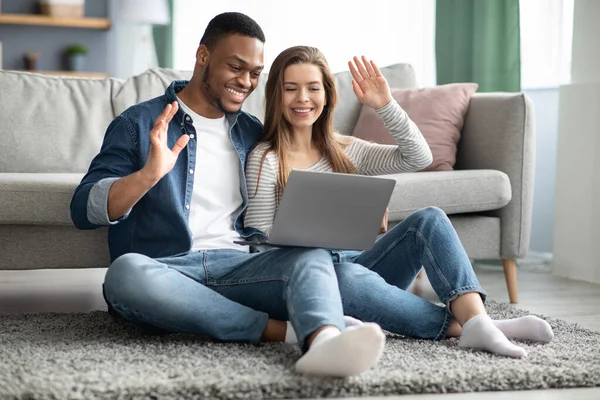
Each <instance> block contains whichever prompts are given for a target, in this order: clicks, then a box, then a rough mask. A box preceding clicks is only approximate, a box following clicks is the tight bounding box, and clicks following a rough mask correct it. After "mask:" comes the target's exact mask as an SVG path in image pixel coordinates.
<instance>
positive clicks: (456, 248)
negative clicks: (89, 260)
mask: <svg viewBox="0 0 600 400" xmlns="http://www.w3.org/2000/svg"><path fill="white" fill-rule="evenodd" d="M331 254H332V252H328V251H325V250H321V249H299V248H292V249H289V248H286V249H271V250H267V251H264V252H259V253H253V254H248V253H243V252H240V251H236V250H207V251H200V252H194V253H189V254H187V255H185V256H180V257H169V258H162V259H151V258H149V257H146V256H143V255H140V254H125V255H123V256H121V257H119V258H118V259H116V260H115V261H114V262H113V263H112V265H111V266H110V268H109V270H108V272H107V274H106V278H105V282H104V296H105V299H106V301H107V303H108V305H109V307H110V309H113V310H114V311H115V312H116V313H117V314H118V315H120V316H122V317H124V318H125V319H127V320H129V321H130V322H133V323H134V324H137V325H138V326H140V327H143V328H148V329H150V330H155V329H157V330H161V331H168V332H187V333H197V334H202V335H207V336H211V337H213V338H216V339H220V340H231V341H251V342H257V341H259V340H260V338H261V335H262V333H263V331H264V329H265V327H266V324H267V320H268V318H269V316H270V317H272V318H275V319H279V320H287V319H289V320H290V321H291V322H292V325H293V326H294V329H295V331H296V333H297V335H298V337H299V338H300V340H301V342H302V341H303V340H304V339H305V338H306V337H307V336H308V335H309V334H310V333H312V332H313V331H314V330H316V329H317V328H319V327H321V326H323V325H333V326H337V327H338V328H340V329H341V328H343V326H344V322H343V314H346V315H352V316H354V317H356V318H359V319H361V320H363V321H372V322H376V323H378V324H379V325H381V327H382V328H383V329H385V330H388V331H390V332H394V333H398V334H402V335H406V336H411V337H417V338H425V339H442V338H444V337H445V334H446V330H447V329H448V326H449V323H450V322H451V320H452V315H451V313H450V311H449V307H447V306H448V304H449V302H450V301H452V300H454V299H455V298H456V297H457V296H459V295H461V294H464V293H468V292H478V293H481V294H482V296H483V297H484V298H485V295H486V293H485V291H483V289H482V288H481V287H480V285H479V282H478V280H477V278H476V277H475V274H474V272H473V269H472V267H471V263H470V261H469V259H468V257H467V255H466V253H465V250H464V249H463V247H462V245H461V243H460V241H459V239H458V236H457V234H456V232H455V231H454V228H453V227H452V225H451V224H450V221H449V220H448V218H447V216H446V215H445V214H444V212H443V211H441V210H440V209H438V208H434V207H429V208H425V209H422V210H419V211H417V212H415V213H413V214H412V215H410V216H408V217H407V218H406V219H405V220H404V221H402V222H400V223H399V224H398V225H396V226H395V227H394V228H393V229H392V230H390V231H389V232H388V233H387V234H385V235H384V236H383V237H381V238H380V239H379V240H378V241H377V243H375V246H374V247H373V249H371V250H369V251H365V252H362V253H359V252H345V251H340V252H333V260H332V256H331ZM421 267H424V268H425V271H426V272H427V276H428V278H429V280H430V281H431V284H432V286H433V288H434V290H435V291H436V293H437V294H438V296H439V297H440V299H441V301H442V302H443V303H444V304H445V306H438V305H435V304H433V303H431V302H429V301H427V300H424V299H422V298H420V297H418V296H416V295H414V294H412V293H410V292H407V291H406V289H407V288H408V286H410V284H411V283H412V281H413V280H414V278H415V277H416V275H417V273H418V272H419V271H420V269H421ZM336 278H337V279H336ZM340 296H341V299H340ZM342 306H343V309H342Z"/></svg>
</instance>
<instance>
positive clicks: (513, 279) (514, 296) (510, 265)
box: [502, 259, 519, 303]
mask: <svg viewBox="0 0 600 400" xmlns="http://www.w3.org/2000/svg"><path fill="white" fill-rule="evenodd" d="M502 267H503V268H504V277H505V278H506V287H507V289H508V298H509V300H510V302H511V303H518V302H519V296H518V293H517V262H516V261H515V260H506V259H503V260H502Z"/></svg>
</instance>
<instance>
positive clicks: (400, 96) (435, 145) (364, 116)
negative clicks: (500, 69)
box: [352, 83, 479, 171]
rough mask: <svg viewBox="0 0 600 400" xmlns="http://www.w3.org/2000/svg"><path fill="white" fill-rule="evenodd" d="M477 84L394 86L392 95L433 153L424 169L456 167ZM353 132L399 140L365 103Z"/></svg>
mask: <svg viewBox="0 0 600 400" xmlns="http://www.w3.org/2000/svg"><path fill="white" fill-rule="evenodd" d="M478 86H479V85H477V84H476V83H451V84H447V85H439V86H435V87H430V88H419V89H392V97H393V98H394V99H395V100H396V101H397V102H398V104H400V106H401V107H402V108H403V109H404V110H405V111H406V113H407V114H408V116H409V117H410V119H412V120H413V122H414V123H415V124H417V126H418V127H419V129H420V130H421V133H422V134H423V136H424V137H425V140H426V141H427V143H428V144H429V147H430V148H431V152H432V153H433V162H432V163H431V165H430V166H429V167H427V168H425V169H424V170H423V171H450V170H452V169H454V164H455V162H456V149H457V143H458V141H459V139H460V133H461V131H462V128H463V124H464V119H465V115H466V114H467V110H468V108H469V102H470V100H471V96H472V95H473V93H475V92H476V91H477V88H478ZM352 135H353V136H356V137H358V138H361V139H364V140H367V141H370V142H375V143H381V144H396V141H395V139H394V138H393V137H392V135H391V134H390V133H389V132H388V131H387V129H385V127H384V125H383V122H382V121H381V120H380V119H379V117H377V114H375V110H373V109H372V108H370V107H367V106H364V105H363V106H362V108H361V111H360V115H359V117H358V121H357V123H356V126H355V127H354V131H353V133H352Z"/></svg>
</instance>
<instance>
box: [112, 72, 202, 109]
mask: <svg viewBox="0 0 600 400" xmlns="http://www.w3.org/2000/svg"><path fill="white" fill-rule="evenodd" d="M191 77H192V71H179V70H174V69H170V68H152V69H149V70H147V71H145V72H143V73H141V74H139V75H136V76H132V77H130V78H127V79H126V80H125V82H123V84H122V85H121V86H120V87H119V89H118V90H117V91H116V92H115V93H114V95H113V96H112V106H113V111H114V113H115V116H117V115H119V114H121V113H122V112H123V111H125V110H126V109H127V108H129V107H131V106H132V105H134V104H138V103H141V102H142V101H146V100H150V99H153V98H155V97H158V96H162V95H163V94H165V90H166V89H167V88H168V87H169V85H170V84H171V82H173V81H176V80H182V79H183V80H189V79H190V78H191Z"/></svg>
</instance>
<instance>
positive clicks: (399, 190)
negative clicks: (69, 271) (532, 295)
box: [0, 64, 534, 302]
mask: <svg viewBox="0 0 600 400" xmlns="http://www.w3.org/2000/svg"><path fill="white" fill-rule="evenodd" d="M382 73H383V74H384V76H385V77H386V78H387V80H388V82H389V84H390V86H391V87H397V88H403V87H404V88H406V87H415V86H416V80H415V76H414V71H413V69H412V68H411V67H410V65H406V64H397V65H393V66H389V67H386V68H382ZM190 76H191V73H190V72H182V71H174V70H167V69H155V70H150V71H147V72H146V73H144V74H142V75H139V76H136V77H132V78H130V79H127V80H119V79H114V78H109V79H82V78H58V77H50V76H46V75H38V74H31V73H26V72H14V71H0V88H1V89H0V90H1V92H2V95H1V96H0V121H2V122H1V125H0V138H2V140H1V142H0V143H1V144H0V269H12V270H16V269H41V268H96V267H107V266H108V264H109V257H108V250H107V228H102V229H98V230H94V231H78V230H77V229H75V227H74V226H73V224H72V222H71V219H70V215H69V203H70V200H71V195H72V193H73V190H74V189H75V187H76V186H77V184H78V183H79V181H80V179H81V177H82V176H83V174H84V173H85V172H86V170H87V167H88V165H89V163H90V161H91V159H92V158H93V157H94V155H95V154H96V153H97V152H98V150H99V148H100V145H101V143H102V139H103V136H104V132H105V129H106V127H107V126H108V124H109V122H110V121H111V120H112V119H113V118H114V117H115V116H116V115H118V114H119V113H121V112H122V111H123V110H124V109H125V108H127V107H128V106H130V105H132V104H135V103H137V102H140V101H143V100H146V99H149V98H152V97H154V96H157V95H160V94H162V93H163V92H164V89H165V88H166V86H168V84H169V83H170V82H171V81H172V80H174V79H188V78H189V77H190ZM336 81H337V84H338V90H339V92H340V96H339V99H340V104H339V106H338V108H337V110H336V114H335V121H334V122H335V126H336V129H337V130H339V131H340V132H342V133H346V134H348V133H351V132H352V129H353V127H354V124H355V123H356V120H357V118H358V114H359V111H360V103H359V102H358V100H356V98H355V96H354V94H353V93H352V88H351V83H350V82H351V77H350V74H349V73H348V72H343V73H338V74H336ZM265 82H266V78H265V77H262V79H261V81H260V86H259V87H258V88H257V90H256V92H255V93H254V94H252V95H251V96H250V98H249V99H248V100H247V102H246V103H245V105H244V109H245V110H247V111H249V112H252V113H253V114H255V115H257V116H258V117H259V118H261V119H262V116H263V96H264V84H265ZM533 173H534V125H533V114H532V110H531V104H530V101H529V100H528V99H527V98H526V96H525V95H523V94H521V93H516V94H509V93H491V94H475V95H474V97H473V98H472V100H471V103H470V106H469V111H468V114H467V117H466V121H465V126H464V129H463V132H462V138H461V141H460V142H459V149H458V154H457V164H456V170H455V171H445V172H417V173H407V174H398V175H393V178H394V179H396V181H397V185H396V188H395V190H394V194H393V198H392V201H391V203H390V205H389V210H390V214H389V215H390V225H392V226H393V225H394V224H395V223H397V222H398V221H400V220H402V218H404V217H405V216H406V215H408V214H409V213H410V212H412V211H414V210H416V209H418V208H421V207H424V206H438V207H440V208H442V209H443V210H444V211H445V212H446V213H447V214H448V215H449V216H450V218H451V221H452V223H453V224H454V226H455V227H456V229H457V231H458V234H459V236H460V238H461V241H462V243H463V244H464V246H465V248H466V249H467V252H468V254H469V256H470V257H471V258H472V259H480V258H483V259H502V260H503V265H504V271H505V274H506V278H507V285H508V287H509V294H510V299H511V301H512V302H516V301H517V291H516V264H515V261H516V259H518V258H522V257H525V255H526V254H527V250H528V247H529V237H530V230H531V214H532V200H533Z"/></svg>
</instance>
